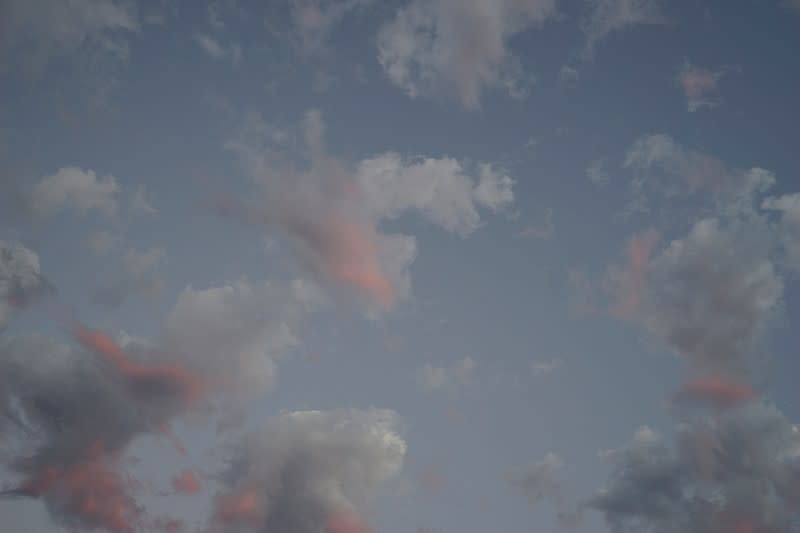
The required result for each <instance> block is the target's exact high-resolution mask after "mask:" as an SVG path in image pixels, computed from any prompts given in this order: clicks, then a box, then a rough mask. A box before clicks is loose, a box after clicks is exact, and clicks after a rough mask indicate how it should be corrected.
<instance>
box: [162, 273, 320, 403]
mask: <svg viewBox="0 0 800 533" xmlns="http://www.w3.org/2000/svg"><path fill="white" fill-rule="evenodd" d="M317 302H318V296H317V294H316V289H315V288H314V287H312V286H309V285H308V283H307V282H302V281H295V282H293V283H292V284H290V285H288V286H285V285H280V284H276V283H268V282H261V283H249V282H246V281H243V280H242V281H238V282H234V283H228V284H225V285H222V286H218V287H211V288H208V289H194V288H192V287H187V288H185V289H184V290H183V291H182V292H181V294H180V295H179V296H178V300H177V301H176V303H175V306H174V307H173V309H172V311H171V312H170V314H169V316H168V317H167V320H166V322H165V325H164V332H163V334H162V339H161V340H162V342H161V344H162V345H163V346H164V347H165V348H166V349H167V351H169V352H170V353H173V354H175V357H176V358H177V359H178V360H179V361H181V362H182V363H183V364H184V365H185V366H186V367H188V368H191V369H195V370H196V371H197V372H199V373H201V374H203V375H208V376H215V379H217V380H221V381H222V382H224V383H223V385H225V386H227V387H228V389H227V390H228V392H231V393H234V394H237V393H238V394H244V395H248V394H250V393H253V392H256V393H257V392H262V391H263V390H264V389H265V388H267V387H269V386H270V385H271V384H272V382H273V380H274V377H275V366H276V361H277V360H278V359H280V358H281V357H283V356H284V355H285V354H286V353H287V352H288V351H289V350H291V348H293V347H294V346H296V345H297V344H298V343H299V339H298V337H297V334H298V332H297V329H298V327H299V322H300V320H301V318H302V317H303V316H304V315H305V313H306V312H307V311H309V310H311V309H313V308H314V307H315V306H316V305H317Z"/></svg>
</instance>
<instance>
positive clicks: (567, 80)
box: [558, 65, 581, 87]
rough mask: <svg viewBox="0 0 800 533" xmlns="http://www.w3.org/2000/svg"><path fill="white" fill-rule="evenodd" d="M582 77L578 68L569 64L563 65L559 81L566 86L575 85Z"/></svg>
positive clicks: (559, 72) (559, 73)
mask: <svg viewBox="0 0 800 533" xmlns="http://www.w3.org/2000/svg"><path fill="white" fill-rule="evenodd" d="M580 77H581V75H580V72H579V71H578V69H576V68H575V67H571V66H569V65H564V66H562V67H561V68H560V69H559V71H558V82H559V83H560V84H561V85H562V86H564V87H575V86H576V85H577V84H578V80H580Z"/></svg>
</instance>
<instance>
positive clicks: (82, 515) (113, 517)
mask: <svg viewBox="0 0 800 533" xmlns="http://www.w3.org/2000/svg"><path fill="white" fill-rule="evenodd" d="M73 338H74V340H75V341H76V343H77V345H78V346H77V347H73V346H70V345H67V344H64V343H61V342H57V341H54V340H51V339H47V338H44V337H40V336H20V337H0V412H1V413H2V419H1V420H0V433H1V434H2V442H3V447H4V449H3V452H4V453H3V457H2V460H3V466H4V467H5V468H6V469H7V471H8V472H9V473H10V474H11V475H12V476H14V478H15V480H16V481H15V482H16V487H15V488H13V489H10V490H7V491H6V492H5V493H4V494H5V495H16V496H25V497H32V498H38V499H40V500H41V501H43V502H44V504H45V505H46V507H47V510H48V511H49V513H50V515H51V516H52V517H53V518H54V520H55V521H56V522H57V523H59V524H62V525H64V526H66V527H68V528H75V529H81V530H95V529H99V530H103V531H112V532H115V533H116V532H127V531H133V530H134V529H135V527H137V525H138V524H141V520H142V519H143V511H142V509H141V507H140V506H139V505H138V504H137V503H136V500H135V498H134V496H133V492H134V488H135V487H134V485H133V484H132V482H131V481H130V480H129V478H128V477H127V476H126V475H125V474H124V472H122V471H121V470H120V463H119V459H120V457H121V455H122V454H123V453H124V451H125V450H126V448H127V446H128V445H129V444H130V442H131V441H132V440H133V439H134V438H135V437H136V436H138V435H142V434H144V433H148V432H154V431H160V429H161V428H162V427H164V425H165V424H167V423H168V422H169V420H170V419H171V418H172V417H173V416H175V415H177V414H179V413H180V412H182V410H183V409H185V408H186V407H188V405H189V403H190V402H191V401H193V400H194V399H196V397H197V394H198V393H199V391H200V390H201V387H202V385H201V383H200V380H199V379H198V378H196V377H195V376H194V375H192V374H190V373H189V372H188V371H185V370H184V369H182V368H181V367H178V366H174V365H171V364H158V365H148V364H145V363H142V362H140V361H138V360H137V359H138V358H137V357H135V356H134V355H133V354H132V353H131V352H129V351H127V350H125V349H123V348H122V347H121V346H120V345H119V344H118V343H116V342H115V341H114V340H113V339H112V338H111V337H109V336H107V335H106V334H104V333H102V332H99V331H92V330H87V329H85V328H83V327H82V326H80V325H76V326H75V329H74V330H73Z"/></svg>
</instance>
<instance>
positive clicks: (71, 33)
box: [0, 0, 139, 72]
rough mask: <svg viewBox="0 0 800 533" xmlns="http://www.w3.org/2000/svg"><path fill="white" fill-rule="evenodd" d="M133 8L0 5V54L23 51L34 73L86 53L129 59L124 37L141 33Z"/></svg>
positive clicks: (95, 2) (10, 0) (26, 1)
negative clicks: (58, 59)
mask: <svg viewBox="0 0 800 533" xmlns="http://www.w3.org/2000/svg"><path fill="white" fill-rule="evenodd" d="M135 7H136V6H135V4H134V3H132V2H127V1H119V0H71V1H69V2H63V1H60V0H6V1H4V2H2V3H0V54H5V55H10V54H11V53H12V52H13V51H16V50H23V51H24V52H25V54H24V57H25V61H26V65H24V66H25V67H26V68H28V69H29V70H31V71H33V72H40V71H41V70H42V69H44V67H45V66H46V65H47V63H48V62H49V60H50V59H51V58H53V57H58V56H65V55H68V54H71V53H73V52H76V51H78V50H79V49H82V48H89V49H91V50H93V51H99V52H102V53H105V54H109V55H111V56H113V57H116V58H119V59H127V56H128V45H127V42H126V40H125V38H124V37H125V35H126V34H130V33H132V32H136V31H138V28H139V22H138V17H137V13H136V9H135Z"/></svg>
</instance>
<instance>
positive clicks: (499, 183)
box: [210, 110, 513, 309]
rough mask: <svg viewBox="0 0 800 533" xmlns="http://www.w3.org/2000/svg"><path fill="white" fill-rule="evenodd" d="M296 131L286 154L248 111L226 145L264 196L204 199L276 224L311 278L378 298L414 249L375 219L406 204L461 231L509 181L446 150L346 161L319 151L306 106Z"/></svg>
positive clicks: (282, 137) (507, 197)
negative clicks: (296, 149)
mask: <svg viewBox="0 0 800 533" xmlns="http://www.w3.org/2000/svg"><path fill="white" fill-rule="evenodd" d="M301 133H302V136H303V138H304V141H305V143H304V147H303V153H302V154H295V153H292V151H291V150H289V149H288V147H287V146H286V143H287V139H288V138H289V137H288V134H287V133H286V132H285V131H283V130H280V129H278V128H275V127H272V126H269V125H268V124H266V123H265V122H264V121H263V120H261V118H260V117H258V116H250V117H248V119H247V120H246V121H245V124H244V126H243V128H242V130H241V131H240V133H239V135H238V136H237V138H235V139H233V140H231V141H230V142H228V143H227V144H226V146H227V147H228V148H229V149H230V150H232V151H233V152H234V153H236V154H237V155H238V156H239V158H240V160H241V162H242V164H243V166H244V168H245V170H246V172H247V174H248V176H249V177H250V179H251V180H252V181H253V182H254V184H255V185H256V187H257V189H258V191H257V194H258V195H259V197H261V198H263V199H264V200H263V201H262V202H261V203H260V204H258V205H251V204H247V203H245V202H242V201H240V200H238V199H236V198H231V197H226V196H219V197H216V198H213V199H212V200H211V201H210V208H211V209H212V210H213V211H214V212H216V213H217V214H218V215H220V216H223V217H226V218H230V219H233V220H237V221H240V222H244V223H247V224H254V225H265V226H273V227H276V228H279V229H280V230H282V231H283V232H284V234H285V235H286V236H288V237H289V239H290V242H291V243H292V244H293V245H294V248H295V252H296V256H297V257H298V259H299V260H300V261H301V264H303V265H304V266H305V267H306V268H307V269H308V270H309V271H311V272H313V273H314V274H315V275H316V277H317V278H318V279H320V280H321V281H327V282H332V283H329V285H333V286H340V287H345V288H348V289H350V292H351V293H354V294H357V295H360V296H361V297H366V299H367V301H368V302H369V303H370V304H372V305H377V306H378V307H380V308H384V309H386V308H390V307H392V306H393V305H394V304H395V303H396V301H397V300H398V299H400V298H402V297H404V296H406V294H407V292H408V290H409V287H410V281H409V276H408V267H409V265H410V264H411V262H412V261H413V259H414V257H415V256H416V243H415V241H414V239H413V237H411V236H407V235H402V234H393V235H389V234H385V233H383V232H381V231H380V225H381V223H383V222H385V221H387V220H393V219H396V218H399V217H400V216H401V215H403V214H405V213H406V212H408V211H416V212H418V213H419V214H420V215H421V216H423V217H424V218H425V219H427V220H429V221H431V222H432V223H434V224H436V225H437V226H439V227H441V228H443V229H445V230H447V231H450V232H453V233H456V234H459V235H461V236H466V235H469V234H470V233H472V232H473V231H475V230H476V229H477V228H478V227H479V226H480V224H481V218H480V215H479V211H478V210H479V208H480V207H483V208H486V209H488V210H490V211H494V212H496V211H501V210H503V209H505V208H506V207H507V206H508V205H509V204H510V203H511V202H512V201H513V193H512V186H513V181H512V180H511V178H510V177H508V176H507V175H506V174H505V173H503V172H502V171H501V170H500V169H497V168H495V167H494V166H493V165H489V164H483V165H479V166H478V176H477V179H476V178H473V177H471V176H470V175H469V172H468V170H467V169H465V168H464V167H463V166H462V164H461V163H459V162H458V161H456V160H454V159H450V158H442V159H434V158H430V157H422V156H417V157H402V156H400V155H398V154H395V153H391V152H390V153H385V154H380V155H377V156H375V157H371V158H367V159H363V160H361V161H360V162H357V163H356V164H350V163H348V162H345V161H342V160H339V159H336V158H334V157H333V156H331V155H329V154H328V153H327V150H326V147H325V123H324V121H323V120H322V116H321V114H320V113H319V112H318V111H315V110H312V111H309V112H308V113H307V114H306V117H305V121H304V123H303V127H302V130H301ZM298 155H299V156H300V158H301V160H303V162H304V163H305V166H304V165H301V164H299V163H298V162H297V158H298Z"/></svg>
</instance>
